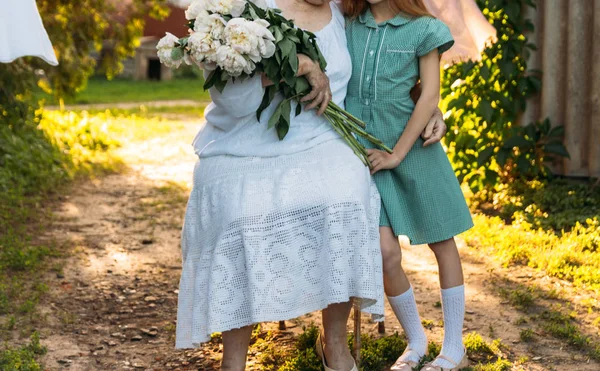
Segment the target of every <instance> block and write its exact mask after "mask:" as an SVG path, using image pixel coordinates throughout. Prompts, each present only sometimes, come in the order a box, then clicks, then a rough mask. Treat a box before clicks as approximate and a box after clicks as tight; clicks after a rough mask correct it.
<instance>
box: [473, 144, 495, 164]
mask: <svg viewBox="0 0 600 371" xmlns="http://www.w3.org/2000/svg"><path fill="white" fill-rule="evenodd" d="M493 154H494V147H493V146H490V147H487V148H485V149H484V150H483V151H481V152H479V157H478V158H477V165H478V166H483V165H484V164H486V163H487V162H488V161H489V159H490V158H491V157H492V155H493Z"/></svg>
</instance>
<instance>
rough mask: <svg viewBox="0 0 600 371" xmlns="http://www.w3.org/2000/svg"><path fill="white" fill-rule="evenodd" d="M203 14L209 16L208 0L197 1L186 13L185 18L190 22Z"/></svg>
mask: <svg viewBox="0 0 600 371" xmlns="http://www.w3.org/2000/svg"><path fill="white" fill-rule="evenodd" d="M203 14H208V13H207V12H206V0H196V1H193V2H192V3H191V4H190V6H189V7H188V8H187V10H186V11H185V18H186V19H187V20H188V21H189V20H192V19H196V18H198V17H199V16H200V15H203Z"/></svg>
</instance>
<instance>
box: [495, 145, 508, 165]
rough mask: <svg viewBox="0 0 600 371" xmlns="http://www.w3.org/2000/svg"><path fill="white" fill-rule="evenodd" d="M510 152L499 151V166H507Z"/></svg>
mask: <svg viewBox="0 0 600 371" xmlns="http://www.w3.org/2000/svg"><path fill="white" fill-rule="evenodd" d="M510 153H511V152H510V150H508V149H506V148H501V149H500V150H499V151H498V154H496V162H498V165H500V166H502V167H503V166H504V165H506V161H507V160H508V157H509V156H510Z"/></svg>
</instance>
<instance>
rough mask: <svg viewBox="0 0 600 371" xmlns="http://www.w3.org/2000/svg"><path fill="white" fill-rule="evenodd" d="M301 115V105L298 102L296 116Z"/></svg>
mask: <svg viewBox="0 0 600 371" xmlns="http://www.w3.org/2000/svg"><path fill="white" fill-rule="evenodd" d="M301 113H302V104H301V103H300V102H298V104H296V116H298V115H300V114H301Z"/></svg>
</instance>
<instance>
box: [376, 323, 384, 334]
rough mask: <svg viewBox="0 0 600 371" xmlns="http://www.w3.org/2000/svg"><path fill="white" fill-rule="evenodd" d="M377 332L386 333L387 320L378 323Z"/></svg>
mask: <svg viewBox="0 0 600 371" xmlns="http://www.w3.org/2000/svg"><path fill="white" fill-rule="evenodd" d="M377 332H379V333H380V334H385V321H381V322H378V323H377Z"/></svg>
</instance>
